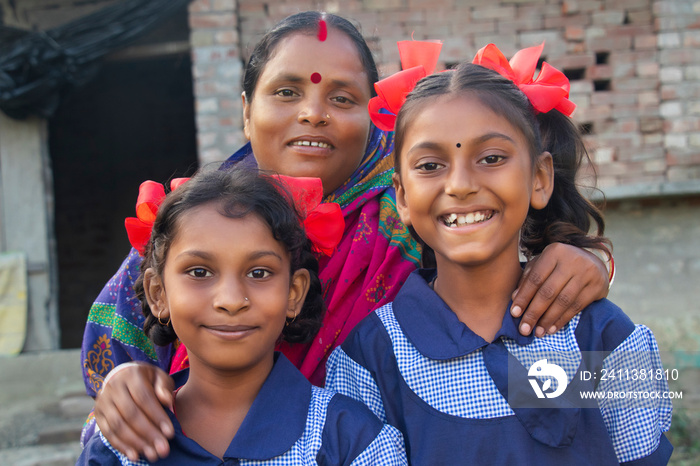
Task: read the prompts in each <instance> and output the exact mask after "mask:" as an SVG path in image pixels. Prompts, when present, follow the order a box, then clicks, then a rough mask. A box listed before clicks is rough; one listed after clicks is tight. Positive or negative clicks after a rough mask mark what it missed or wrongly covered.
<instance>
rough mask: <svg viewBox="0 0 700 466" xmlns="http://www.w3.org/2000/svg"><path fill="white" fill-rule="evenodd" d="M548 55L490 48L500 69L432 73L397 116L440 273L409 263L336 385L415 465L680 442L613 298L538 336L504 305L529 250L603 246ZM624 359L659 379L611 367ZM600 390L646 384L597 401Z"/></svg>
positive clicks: (400, 145)
mask: <svg viewBox="0 0 700 466" xmlns="http://www.w3.org/2000/svg"><path fill="white" fill-rule="evenodd" d="M540 52H541V47H540V48H537V47H534V48H532V49H526V50H525V51H522V52H521V53H519V54H518V56H516V57H514V58H513V60H511V63H510V64H509V63H508V62H507V61H506V60H505V58H504V57H503V55H502V54H501V53H500V51H498V49H496V48H495V46H493V45H490V46H488V47H486V48H485V49H482V51H480V52H479V54H478V55H477V59H476V61H477V62H478V63H482V64H483V65H484V66H488V67H490V68H492V69H495V70H497V71H499V73H501V74H502V75H503V76H502V75H501V74H499V73H497V72H496V71H492V69H487V68H486V67H484V66H479V65H477V64H471V63H469V64H463V65H461V66H459V67H458V68H457V69H456V70H454V71H446V72H444V73H439V74H435V75H431V76H428V77H427V78H425V79H423V80H421V81H420V82H419V83H418V85H417V86H416V88H415V89H414V90H413V91H412V92H411V93H410V94H409V95H408V97H407V98H406V101H405V103H404V105H403V107H402V108H401V110H400V112H399V114H398V117H397V120H396V135H395V147H396V167H395V168H396V174H395V175H394V184H395V187H396V193H397V207H398V209H399V213H400V215H401V220H402V221H403V222H404V223H405V224H406V225H408V226H410V227H411V228H412V230H413V231H414V232H415V233H416V234H417V236H419V237H420V239H421V240H422V241H423V243H424V244H425V245H426V247H430V248H432V250H433V251H434V253H435V257H436V261H437V270H434V269H432V270H426V269H422V270H418V271H416V272H414V273H413V274H412V275H411V276H410V277H409V278H408V280H407V281H406V284H405V285H404V286H403V287H402V289H401V290H400V291H399V293H398V295H397V296H396V298H395V300H394V301H393V303H391V304H387V305H386V306H384V307H382V308H380V309H379V310H377V311H376V312H375V313H374V314H372V315H370V316H368V317H367V318H366V319H365V320H363V321H362V322H361V323H360V324H359V325H358V326H356V328H355V330H354V331H353V333H351V334H350V335H349V336H348V338H347V339H346V340H345V342H344V343H343V344H342V345H341V347H340V348H338V349H336V351H335V352H334V353H333V355H332V356H331V358H330V359H329V362H328V368H327V373H328V376H327V379H326V388H330V389H334V390H338V391H340V392H342V393H346V394H348V395H350V396H352V397H354V398H356V399H359V400H362V401H364V402H365V403H366V404H367V405H368V406H369V407H370V408H371V409H372V410H373V411H374V412H375V413H376V414H377V415H378V416H379V417H380V419H383V420H384V421H385V422H388V423H389V424H391V425H394V426H396V427H397V428H398V429H399V430H401V432H402V433H403V435H404V440H405V441H406V450H407V453H408V455H409V461H410V462H411V463H413V464H431V465H437V464H448V465H453V464H588V465H590V464H618V463H625V462H633V463H634V464H637V461H639V464H641V463H643V464H647V463H649V464H659V463H665V462H666V461H668V459H669V457H670V454H671V451H672V447H671V445H670V443H669V442H668V440H667V439H666V438H665V436H664V435H663V433H662V432H664V431H667V430H668V429H669V427H670V420H671V404H670V401H669V400H667V399H663V398H661V399H659V398H655V397H656V396H657V395H661V394H662V393H663V392H666V393H667V392H668V386H667V384H666V381H665V380H663V372H662V367H661V363H660V358H659V355H658V347H657V345H656V341H655V340H654V337H653V335H652V333H651V331H650V330H649V329H648V328H646V327H644V326H641V325H640V326H635V325H634V324H633V323H632V322H631V321H630V320H629V318H627V317H626V316H625V315H624V314H623V313H622V312H621V311H620V309H619V308H617V307H616V306H615V305H613V304H612V303H611V302H609V301H607V300H601V301H598V302H595V303H593V304H591V305H590V306H588V307H587V308H586V309H585V310H584V311H583V312H581V313H580V314H578V315H577V316H576V317H574V319H572V320H571V322H570V323H569V324H567V325H566V326H564V327H563V328H562V329H561V330H559V331H558V332H556V333H554V334H551V335H547V336H545V337H543V338H541V339H537V338H532V336H523V335H521V334H520V333H519V332H518V331H517V328H518V320H517V319H515V318H513V317H512V316H511V315H510V313H508V312H507V309H508V307H509V303H510V299H511V293H512V292H513V289H514V288H515V287H516V285H517V283H518V280H519V279H520V276H521V274H522V269H521V265H520V261H519V257H518V254H519V251H520V248H522V249H523V250H524V252H525V254H526V255H532V254H537V253H538V252H539V251H541V250H542V249H543V248H544V247H545V246H546V245H547V244H550V243H552V242H555V241H561V242H564V243H568V244H574V245H576V246H579V247H586V248H599V249H601V250H605V243H604V240H602V239H601V238H600V237H594V236H589V235H588V231H589V227H590V224H591V219H592V220H593V221H594V222H595V224H596V225H597V227H598V231H599V233H601V234H602V231H603V228H604V222H603V219H602V217H601V214H600V212H599V211H598V210H597V209H596V208H595V207H594V206H593V205H592V204H590V203H589V202H588V201H587V200H586V199H585V198H584V197H582V196H581V195H580V193H579V192H578V191H577V189H576V186H575V180H576V172H577V169H578V167H579V166H580V164H581V162H582V159H583V158H584V157H586V153H585V150H584V146H583V143H582V140H581V138H580V136H579V134H578V132H577V131H576V128H575V126H574V125H573V124H572V122H571V121H570V120H569V119H568V118H567V116H566V115H565V114H567V115H568V114H570V113H571V111H572V110H573V104H571V102H569V101H568V99H567V97H568V80H567V79H566V78H565V77H564V75H563V74H562V73H560V72H558V71H557V70H555V69H553V68H552V67H550V66H549V65H547V64H545V65H544V66H543V68H542V71H541V73H540V75H539V77H538V78H537V80H536V81H534V82H533V80H532V76H533V73H534V71H535V66H536V64H537V60H538V58H539V54H540ZM511 64H512V66H513V68H511ZM508 78H511V79H512V80H511V79H508ZM513 80H515V82H514V81H513ZM562 112H565V114H562ZM620 371H621V372H620ZM625 371H628V372H627V374H632V373H633V371H636V373H637V374H641V373H642V372H643V371H644V373H646V374H650V373H653V374H655V376H654V377H648V376H647V377H641V376H640V377H637V378H636V379H634V378H633V377H631V376H630V377H629V378H628V379H625V380H623V381H622V382H620V380H619V378H618V379H617V380H613V379H612V378H611V377H610V374H613V373H615V374H625ZM606 374H607V376H605V375H606ZM588 379H590V380H588ZM596 389H597V390H599V391H600V392H602V393H608V392H613V391H614V392H615V393H617V394H618V395H619V394H620V393H626V394H628V393H638V394H640V395H639V397H640V398H639V399H638V400H636V401H635V400H632V401H630V400H627V402H626V403H625V402H624V401H625V400H619V399H618V400H615V399H605V400H601V401H600V402H599V404H600V406H598V403H596V402H595V401H588V402H586V401H585V399H584V397H585V396H586V395H583V394H582V393H583V392H586V391H589V392H591V393H593V392H595V391H596ZM643 393H646V394H647V395H651V397H647V398H646V399H645V400H644V401H642V398H643V397H644V395H643ZM627 396H631V395H627ZM661 396H663V395H661ZM649 398H651V399H649Z"/></svg>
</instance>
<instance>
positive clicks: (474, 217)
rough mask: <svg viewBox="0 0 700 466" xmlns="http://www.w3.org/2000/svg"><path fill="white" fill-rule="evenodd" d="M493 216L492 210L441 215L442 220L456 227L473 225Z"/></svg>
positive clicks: (451, 226)
mask: <svg viewBox="0 0 700 466" xmlns="http://www.w3.org/2000/svg"><path fill="white" fill-rule="evenodd" d="M492 216H493V212H491V211H489V212H469V213H468V214H466V215H457V214H449V215H446V216H445V217H443V222H444V223H445V225H446V226H448V227H450V228H457V227H458V226H460V227H461V226H462V225H473V224H474V223H480V222H484V221H486V220H488V219H490V218H491V217H492Z"/></svg>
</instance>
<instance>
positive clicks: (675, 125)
mask: <svg viewBox="0 0 700 466" xmlns="http://www.w3.org/2000/svg"><path fill="white" fill-rule="evenodd" d="M664 131H665V132H666V133H693V132H698V131H700V118H697V117H690V116H686V117H681V118H673V119H669V120H666V121H665V122H664Z"/></svg>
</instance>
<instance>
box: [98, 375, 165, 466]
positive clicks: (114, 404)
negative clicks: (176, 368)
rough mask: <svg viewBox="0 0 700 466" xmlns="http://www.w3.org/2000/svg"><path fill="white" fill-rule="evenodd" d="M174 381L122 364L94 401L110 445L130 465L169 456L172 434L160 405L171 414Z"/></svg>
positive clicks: (110, 376)
mask: <svg viewBox="0 0 700 466" xmlns="http://www.w3.org/2000/svg"><path fill="white" fill-rule="evenodd" d="M173 401H174V399H173V380H172V379H171V378H170V377H169V376H168V375H167V374H166V373H165V372H164V371H162V370H161V369H158V368H157V367H155V366H153V365H151V364H147V363H143V362H131V363H126V364H122V365H121V366H119V367H117V368H116V369H115V370H113V371H112V372H111V373H110V375H109V376H108V377H107V379H105V382H104V384H103V387H102V390H101V391H100V392H99V394H98V395H97V399H96V400H95V410H94V412H95V420H96V422H97V425H98V426H99V428H100V432H101V433H102V435H104V437H106V439H107V440H108V441H109V443H110V444H111V445H112V446H113V447H114V448H115V449H116V450H119V451H120V452H124V453H125V455H126V456H127V457H128V458H129V459H130V460H132V461H137V460H138V458H139V454H143V455H144V456H145V457H146V458H148V460H149V461H156V460H157V459H158V458H159V457H160V458H165V457H166V456H168V454H169V453H170V446H169V444H168V440H167V439H168V438H171V437H173V435H174V433H175V431H174V429H173V425H172V422H171V421H170V419H169V418H168V415H167V414H166V413H165V410H164V409H163V405H165V406H167V407H169V408H170V409H171V410H172V405H173Z"/></svg>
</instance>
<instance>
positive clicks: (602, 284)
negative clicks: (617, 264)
mask: <svg viewBox="0 0 700 466" xmlns="http://www.w3.org/2000/svg"><path fill="white" fill-rule="evenodd" d="M608 278H609V274H608V270H607V268H606V266H605V264H604V263H603V261H602V260H601V259H600V258H598V256H596V255H595V254H593V253H590V252H588V251H586V250H584V249H581V248H577V247H575V246H570V245H566V244H562V243H554V244H550V245H549V246H547V247H546V248H545V249H544V251H542V254H540V255H539V256H538V257H536V258H534V259H532V260H531V261H530V262H528V264H527V266H526V267H525V272H524V273H523V276H522V278H521V280H520V283H519V284H518V288H517V289H516V290H515V291H514V292H513V304H512V306H511V314H512V315H513V316H514V317H520V316H521V315H522V316H523V318H522V320H521V322H520V333H522V334H523V335H529V334H530V333H531V332H532V330H533V329H535V335H537V336H542V335H544V334H545V333H550V334H551V333H554V332H556V331H557V330H559V329H560V328H561V327H563V326H564V325H565V324H566V323H567V322H569V321H570V320H571V318H572V317H573V316H575V315H576V314H578V313H579V312H581V310H582V309H583V308H585V307H586V306H588V305H589V304H590V303H592V302H593V301H597V300H599V299H603V298H605V297H606V296H607V295H608V288H609V279H608ZM523 311H524V312H523Z"/></svg>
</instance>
